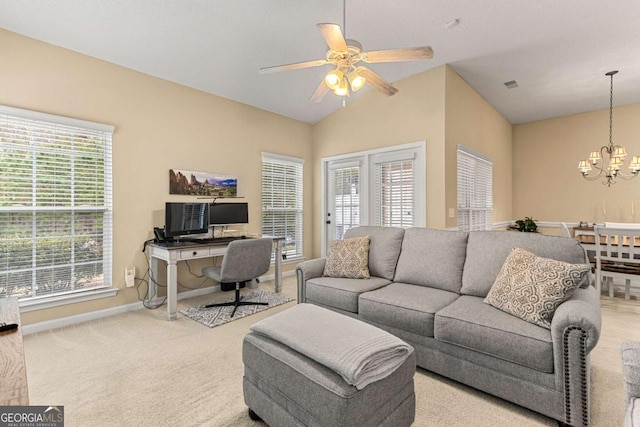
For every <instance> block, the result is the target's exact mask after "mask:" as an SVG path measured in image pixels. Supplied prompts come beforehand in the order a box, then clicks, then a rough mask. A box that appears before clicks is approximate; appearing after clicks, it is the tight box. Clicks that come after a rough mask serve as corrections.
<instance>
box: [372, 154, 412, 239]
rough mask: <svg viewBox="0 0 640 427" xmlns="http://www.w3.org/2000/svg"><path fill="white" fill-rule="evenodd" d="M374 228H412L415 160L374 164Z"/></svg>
mask: <svg viewBox="0 0 640 427" xmlns="http://www.w3.org/2000/svg"><path fill="white" fill-rule="evenodd" d="M374 168H375V169H374V188H375V193H374V197H375V205H374V206H375V209H374V215H375V217H374V220H375V224H376V225H383V226H388V227H403V228H407V227H412V226H413V225H414V224H415V221H414V209H415V188H414V182H415V179H414V160H413V159H403V160H392V161H387V162H376V163H374Z"/></svg>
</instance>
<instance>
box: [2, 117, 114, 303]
mask: <svg viewBox="0 0 640 427" xmlns="http://www.w3.org/2000/svg"><path fill="white" fill-rule="evenodd" d="M112 134H113V127H111V126H106V125H100V124H97V123H91V122H84V121H80V120H74V119H68V118H64V117H58V116H52V115H47V114H42V113H37V112H32V111H27V110H19V109H15V108H10V107H2V106H0V297H9V296H15V297H19V298H21V299H33V298H37V297H43V296H52V295H57V294H62V293H69V292H76V291H85V290H87V289H91V288H97V287H100V288H103V287H105V286H106V287H111V286H112V283H111V268H112V253H111V251H112V194H111V191H112V179H111V138H112Z"/></svg>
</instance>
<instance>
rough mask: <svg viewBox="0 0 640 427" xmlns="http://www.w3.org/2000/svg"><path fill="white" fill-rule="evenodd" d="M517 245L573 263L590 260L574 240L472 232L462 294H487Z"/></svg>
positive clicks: (513, 233) (537, 253) (542, 255)
mask: <svg viewBox="0 0 640 427" xmlns="http://www.w3.org/2000/svg"><path fill="white" fill-rule="evenodd" d="M513 248H523V249H527V250H528V251H531V252H533V253H535V254H536V255H538V256H541V257H545V258H551V259H556V260H558V261H564V262H568V263H571V264H579V263H586V262H587V258H586V255H585V252H584V249H583V248H582V246H580V243H578V242H577V241H576V240H574V239H567V238H566V237H560V236H549V235H544V234H538V233H520V232H517V231H471V232H469V240H468V242H467V257H466V259H465V263H464V271H463V273H462V289H461V290H460V293H462V294H463V295H474V296H478V297H483V298H484V297H486V296H487V294H488V293H489V289H491V286H492V285H493V283H494V282H495V281H496V277H497V276H498V272H499V271H500V269H501V268H502V264H504V261H505V260H506V259H507V256H508V255H509V253H510V252H511V249H513Z"/></svg>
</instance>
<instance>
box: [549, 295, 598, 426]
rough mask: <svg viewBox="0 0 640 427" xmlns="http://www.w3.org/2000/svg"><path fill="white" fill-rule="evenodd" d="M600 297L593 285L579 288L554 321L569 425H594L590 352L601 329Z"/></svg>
mask: <svg viewBox="0 0 640 427" xmlns="http://www.w3.org/2000/svg"><path fill="white" fill-rule="evenodd" d="M601 323H602V319H601V314H600V298H599V295H598V292H597V291H596V289H595V288H594V287H592V286H589V287H587V288H580V289H577V290H576V291H575V292H574V293H573V295H571V297H570V298H569V299H568V300H566V301H565V302H563V303H562V304H560V306H559V307H558V308H557V310H556V312H555V314H554V316H553V319H552V320H551V339H552V341H553V355H554V356H553V357H554V373H555V379H556V389H557V390H558V391H559V392H561V393H563V394H564V406H565V420H564V422H565V423H566V424H569V425H572V426H588V425H590V415H591V414H590V407H591V372H590V359H589V353H590V352H591V350H593V348H594V347H595V346H596V344H597V343H598V340H599V339H600V330H601Z"/></svg>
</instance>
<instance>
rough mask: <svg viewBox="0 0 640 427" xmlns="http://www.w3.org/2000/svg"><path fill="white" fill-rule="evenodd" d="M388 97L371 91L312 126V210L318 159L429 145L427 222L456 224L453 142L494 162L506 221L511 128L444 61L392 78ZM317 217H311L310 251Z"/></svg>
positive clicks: (317, 232)
mask: <svg viewBox="0 0 640 427" xmlns="http://www.w3.org/2000/svg"><path fill="white" fill-rule="evenodd" d="M394 85H395V86H396V87H397V88H398V89H399V92H398V93H397V94H396V95H394V96H393V97H391V98H387V97H384V96H382V95H381V94H380V93H378V92H377V91H369V92H368V93H366V94H364V95H363V96H361V97H359V98H358V99H355V100H353V101H352V102H349V103H348V104H347V106H346V107H345V108H342V109H340V110H339V111H337V112H336V113H334V114H332V115H331V116H329V117H327V118H325V119H324V120H322V121H320V122H319V123H317V124H316V125H315V126H314V127H313V159H314V160H313V161H314V183H313V190H314V195H313V210H314V212H321V211H322V191H321V189H322V171H321V161H322V158H323V157H328V156H335V155H339V154H346V153H352V152H358V151H364V150H369V149H374V148H380V147H387V146H393V145H399V144H404V143H409V142H416V141H426V142H427V186H426V200H427V226H428V227H431V228H445V227H455V226H456V224H457V220H456V218H448V208H454V209H455V208H456V206H457V190H456V188H457V187H456V186H457V179H456V174H457V164H456V146H457V144H458V143H463V144H465V145H467V146H468V147H470V148H473V149H474V150H476V151H480V152H482V153H484V154H486V155H488V156H489V157H491V158H492V159H493V161H494V177H493V178H494V206H495V208H494V221H506V220H509V219H511V174H512V171H511V125H510V124H509V122H507V120H506V119H505V118H504V117H503V116H502V115H501V114H500V113H498V112H497V111H496V109H495V108H493V107H492V106H491V105H490V104H489V103H487V102H486V101H485V100H484V99H483V98H482V97H481V96H480V95H479V94H478V93H477V92H476V91H475V90H473V89H472V88H471V87H470V86H469V85H468V84H467V83H466V82H465V81H464V80H463V79H462V78H461V77H460V76H458V74H457V73H456V72H455V71H453V70H452V69H451V68H450V67H448V66H441V67H437V68H435V69H432V70H429V71H425V72H424V73H421V74H418V75H415V76H412V77H409V78H407V79H404V80H401V81H399V82H395V83H394ZM322 227H323V224H322V218H319V217H318V216H317V215H316V216H315V217H314V228H313V241H314V250H313V253H314V256H319V254H320V245H321V236H322Z"/></svg>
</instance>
